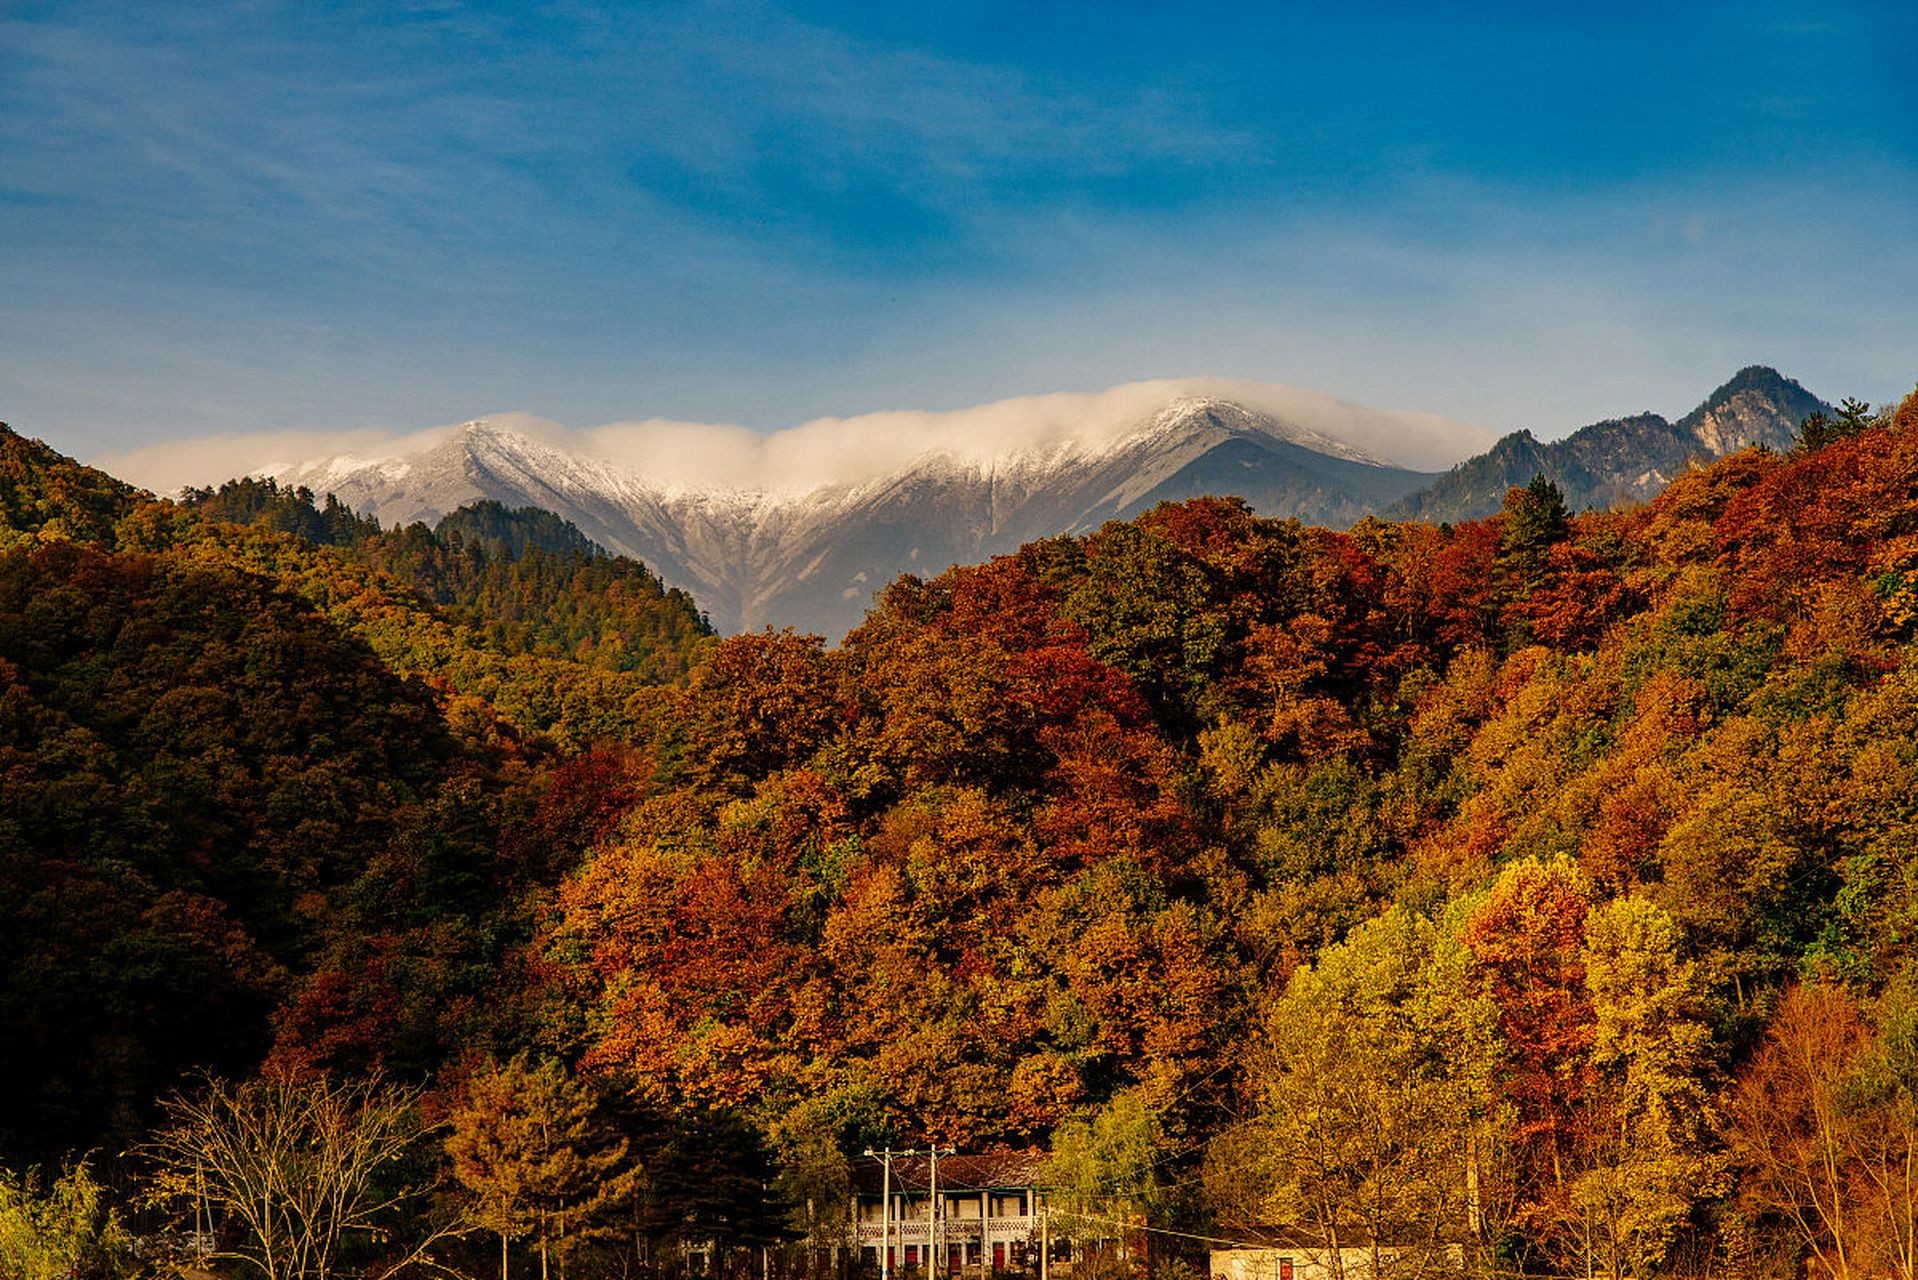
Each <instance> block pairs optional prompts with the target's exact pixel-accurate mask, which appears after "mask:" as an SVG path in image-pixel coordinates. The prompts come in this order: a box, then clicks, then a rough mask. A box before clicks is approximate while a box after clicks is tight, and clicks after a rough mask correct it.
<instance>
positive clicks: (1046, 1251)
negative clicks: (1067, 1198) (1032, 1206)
mask: <svg viewBox="0 0 1918 1280" xmlns="http://www.w3.org/2000/svg"><path fill="white" fill-rule="evenodd" d="M1032 1194H1033V1195H1034V1196H1035V1197H1036V1196H1037V1195H1038V1194H1039V1192H1038V1191H1037V1189H1035V1190H1034V1191H1033V1193H1032ZM1039 1280H1052V1210H1051V1208H1050V1207H1049V1206H1047V1205H1046V1204H1045V1203H1043V1202H1041V1203H1040V1205H1039Z"/></svg>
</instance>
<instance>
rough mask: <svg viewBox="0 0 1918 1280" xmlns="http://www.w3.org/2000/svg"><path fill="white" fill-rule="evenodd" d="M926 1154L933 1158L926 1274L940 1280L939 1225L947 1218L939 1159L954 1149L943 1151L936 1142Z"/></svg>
mask: <svg viewBox="0 0 1918 1280" xmlns="http://www.w3.org/2000/svg"><path fill="white" fill-rule="evenodd" d="M926 1154H927V1155H929V1156H931V1157H932V1174H931V1182H932V1188H931V1191H930V1193H929V1194H930V1195H931V1197H932V1206H931V1216H930V1217H929V1218H928V1219H927V1221H926V1241H927V1244H928V1246H929V1248H930V1251H931V1253H932V1257H931V1258H930V1259H929V1260H928V1264H927V1267H926V1274H927V1275H928V1276H930V1277H931V1280H939V1266H940V1263H941V1261H942V1259H941V1257H940V1254H941V1248H940V1245H941V1243H942V1242H941V1240H940V1239H939V1224H940V1223H941V1222H942V1221H944V1219H945V1216H946V1215H945V1214H944V1213H942V1212H940V1207H939V1157H940V1156H949V1155H952V1154H954V1148H952V1147H946V1148H945V1149H943V1150H941V1149H940V1146H939V1144H938V1143H937V1142H935V1143H933V1144H932V1145H931V1146H929V1147H927V1148H926Z"/></svg>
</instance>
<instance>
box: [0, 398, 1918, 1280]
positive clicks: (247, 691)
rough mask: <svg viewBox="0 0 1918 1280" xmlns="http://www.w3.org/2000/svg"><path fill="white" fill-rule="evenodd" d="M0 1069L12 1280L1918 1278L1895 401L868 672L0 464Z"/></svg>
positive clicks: (592, 583) (984, 579)
mask: <svg viewBox="0 0 1918 1280" xmlns="http://www.w3.org/2000/svg"><path fill="white" fill-rule="evenodd" d="M0 1031H3V1032H4V1034H3V1035H0V1273H3V1274H5V1275H6V1276H7V1277H9V1280H11V1278H12V1277H14V1276H19V1277H22V1278H23V1280H55V1278H56V1277H58V1278H61V1280H80V1278H82V1277H85V1278H88V1280H92V1278H94V1277H108V1276H133V1275H142V1276H145V1275H153V1276H158V1275H175V1274H179V1275H187V1274H195V1275H201V1276H204V1275H206V1274H207V1273H209V1272H210V1273H212V1274H213V1275H217V1276H222V1277H224V1276H232V1277H238V1276H241V1275H248V1274H253V1273H256V1272H257V1273H259V1274H262V1275H265V1276H266V1277H268V1280H308V1278H309V1277H312V1278H318V1277H325V1276H331V1275H337V1276H341V1277H367V1278H369V1280H371V1278H375V1277H379V1278H384V1277H412V1276H421V1277H424V1276H429V1275H459V1276H473V1277H490V1276H500V1277H502V1278H503V1280H515V1278H519V1280H530V1278H531V1277H532V1276H534V1275H538V1276H540V1277H541V1280H563V1278H564V1277H568V1276H570V1277H573V1280H596V1278H599V1277H608V1278H611V1277H620V1278H622V1280H625V1278H629V1277H639V1276H647V1277H680V1276H685V1275H689V1274H704V1275H710V1276H715V1277H738V1278H739V1280H746V1278H747V1277H750V1276H761V1277H772V1276H779V1277H796V1276H801V1275H805V1276H817V1277H824V1276H834V1277H848V1276H851V1275H855V1274H873V1275H876V1274H877V1273H876V1272H875V1271H873V1270H872V1268H871V1267H870V1264H869V1263H868V1262H866V1261H865V1260H863V1259H861V1258H860V1257H858V1256H856V1255H854V1254H853V1253H852V1251H851V1250H848V1249H844V1248H842V1247H840V1246H842V1245H844V1244H845V1243H846V1240H845V1233H846V1230H847V1227H848V1225H849V1221H850V1215H851V1212H852V1210H851V1207H850V1202H851V1196H852V1188H853V1185H854V1179H855V1177H856V1176H857V1175H858V1174H859V1173H860V1171H861V1170H862V1169H863V1167H864V1166H865V1165H867V1164H869V1163H870V1162H868V1161H867V1160H866V1159H865V1157H864V1155H863V1153H864V1152H865V1151H866V1150H867V1149H868V1148H880V1147H884V1146H887V1145H891V1146H895V1147H897V1146H914V1145H916V1146H920V1147H924V1146H926V1145H928V1144H932V1143H939V1144H944V1145H945V1146H947V1147H951V1148H953V1149H956V1150H958V1151H962V1152H990V1151H999V1150H1020V1151H1024V1150H1036V1151H1043V1152H1045V1153H1046V1154H1047V1160H1046V1165H1045V1168H1046V1185H1047V1187H1048V1195H1049V1198H1050V1202H1051V1204H1052V1206H1053V1209H1054V1211H1055V1213H1056V1215H1057V1222H1056V1227H1055V1229H1056V1230H1057V1231H1058V1232H1059V1233H1060V1234H1061V1235H1062V1236H1064V1237H1073V1236H1078V1237H1082V1238H1085V1239H1107V1240H1116V1241H1117V1242H1118V1245H1119V1247H1118V1248H1117V1249H1115V1250H1112V1251H1108V1252H1106V1253H1102V1254H1097V1255H1092V1257H1093V1260H1092V1261H1088V1262H1083V1263H1082V1264H1081V1270H1080V1272H1079V1274H1080V1275H1093V1274H1097V1275H1101V1276H1118V1275H1121V1274H1124V1275H1135V1276H1141V1277H1146V1276H1149V1277H1151V1278H1152V1280H1187V1278H1192V1280H1197V1278H1198V1277H1203V1276H1204V1275H1206V1274H1207V1273H1208V1262H1207V1252H1206V1251H1207V1248H1208V1247H1209V1246H1218V1247H1223V1246H1229V1245H1257V1244H1261V1243H1266V1242H1275V1241H1283V1242H1286V1243H1287V1244H1288V1246H1289V1247H1296V1248H1297V1249H1298V1250H1300V1251H1301V1255H1300V1256H1301V1257H1304V1256H1310V1255H1313V1254H1314V1252H1315V1251H1316V1252H1317V1254H1319V1255H1324V1256H1329V1257H1331V1258H1332V1259H1333V1261H1334V1263H1335V1264H1337V1265H1342V1264H1338V1259H1339V1258H1340V1256H1341V1255H1340V1252H1339V1251H1340V1250H1342V1249H1347V1248H1349V1247H1351V1246H1357V1247H1359V1248H1360V1249H1361V1250H1364V1249H1368V1248H1369V1249H1371V1250H1372V1251H1373V1258H1374V1265H1375V1267H1376V1269H1377V1270H1378V1271H1380V1272H1383V1273H1386V1274H1391V1275H1402V1276H1405V1277H1408V1278H1412V1277H1417V1278H1421V1280H1422V1278H1423V1277H1437V1276H1441V1275H1448V1276H1449V1275H1459V1276H1473V1277H1490V1276H1495V1275H1496V1276H1512V1275H1521V1274H1522V1275H1532V1276H1596V1275H1603V1276H1608V1277H1614V1278H1617V1277H1624V1276H1634V1277H1653V1276H1667V1275H1670V1276H1714V1277H1718V1276H1724V1277H1754V1278H1756V1277H1796V1276H1801V1275H1807V1274H1809V1275H1814V1276H1821V1277H1823V1276H1829V1277H1832V1278H1833V1280H1852V1278H1853V1277H1861V1278H1862V1277H1888V1276H1895V1277H1901V1278H1902V1280H1918V392H1914V394H1913V395H1912V396H1911V397H1908V398H1906V399H1905V400H1904V401H1903V402H1902V403H1901V404H1898V405H1896V406H1890V407H1887V408H1885V409H1883V410H1881V411H1879V412H1877V413H1875V414H1874V413H1869V412H1852V413H1850V414H1849V416H1846V417H1843V418H1842V419H1840V420H1835V421H1825V420H1819V421H1816V422H1812V423H1808V424H1807V426H1806V427H1805V428H1804V429H1803V430H1802V431H1801V436H1800V441H1799V444H1798V446H1797V447H1795V448H1793V449H1791V450H1790V451H1788V452H1771V451H1767V450H1764V449H1752V450H1748V451H1746V452H1743V453H1738V454H1735V455H1733V456H1731V457H1728V458H1725V459H1723V460H1721V461H1719V462H1716V463H1713V464H1710V465H1703V466H1695V467H1693V468H1691V469H1690V470H1688V471H1687V472H1686V473H1685V474H1684V475H1682V476H1681V477H1680V478H1679V479H1677V480H1676V481H1675V482H1673V483H1672V484H1671V485H1670V487H1669V488H1668V489H1666V490H1665V491H1664V492H1663V493H1662V494H1661V495H1660V496H1658V497H1657V498H1656V499H1654V500H1653V501H1651V502H1649V503H1647V504H1645V505H1642V506H1634V507H1630V508H1627V509H1620V510H1615V511H1610V512H1603V513H1583V514H1581V513H1575V512H1572V511H1569V510H1568V509H1567V505H1566V503H1565V501H1564V499H1563V497H1562V495H1561V494H1560V492H1559V491H1558V490H1557V489H1556V488H1555V487H1554V486H1553V485H1551V484H1549V483H1547V482H1545V481H1544V480H1542V479H1541V480H1538V481H1535V482H1534V483H1533V484H1531V485H1530V486H1528V487H1520V488H1514V489H1512V490H1511V491H1510V493H1509V494H1508V495H1507V496H1506V499H1505V504H1504V509H1503V511H1502V512H1501V513H1500V514H1498V515H1495V516H1493V517H1491V518H1488V519H1484V520H1478V521H1471V522H1465V523H1459V524H1456V525H1438V524H1430V523H1411V522H1408V523H1388V522H1384V521H1380V520H1377V519H1368V520H1365V521H1362V522H1361V523H1359V524H1358V525H1356V526H1354V527H1352V528H1351V529H1349V530H1345V531H1333V530H1328V529H1323V528H1315V527H1309V526H1305V525H1301V524H1299V523H1297V522H1294V521H1283V520H1272V519H1266V518H1262V517H1260V516H1258V515H1256V514H1255V513H1254V512H1253V511H1251V510H1250V509H1249V508H1248V507H1247V506H1245V505H1244V504H1243V503H1241V502H1239V501H1237V500H1231V499H1216V498H1202V499H1196V500H1193V501H1190V502H1186V503H1183V504H1178V505H1173V504H1167V505H1163V506H1160V507H1158V508H1157V509H1155V510H1153V511H1151V512H1149V513H1148V514H1145V515H1143V516H1140V517H1139V518H1137V519H1135V520H1131V521H1129V522H1123V523H1120V522H1115V523H1112V524H1108V525H1106V526H1104V527H1103V528H1101V529H1099V530H1098V531H1097V532H1094V533H1091V534H1089V535H1086V536H1083V537H1062V538H1056V539H1052V540H1047V541H1040V542H1035V543H1032V544H1030V545H1028V546H1026V547H1024V548H1023V549H1022V550H1020V551H1019V552H1018V553H1017V554H1014V555H1009V556H1003V557H999V558H996V559H994V560H992V561H991V562H989V563H986V564H982V565H977V566H973V567H962V568H954V569H951V570H950V571H948V572H946V573H944V574H941V575H940V576H937V577H934V578H930V579H924V580H922V579H919V578H914V577H906V578H902V579H900V580H898V581H895V582H893V583H892V584H890V585H889V586H887V587H885V588H884V589H883V591H881V592H880V593H879V594H878V596H877V597H876V599H875V602H874V604H873V606H872V608H871V610H870V612H869V613H868V614H867V616H866V620H865V622H864V624H863V625H862V626H860V627H859V628H858V629H857V630H855V631H854V632H853V633H852V634H851V635H850V636H849V637H848V638H847V639H846V641H845V642H844V643H843V644H841V645H839V646H837V647H829V646H827V645H826V644H825V643H824V642H823V641H821V640H820V639H818V638H817V637H811V636H806V635H801V634H795V633H792V632H787V631H772V630H769V631H765V632H761V633H756V634H745V635H737V636H730V637H724V638H722V637H719V636H717V635H716V634H714V632H713V629H712V628H711V627H710V626H709V625H708V624H707V622H706V620H705V619H704V618H703V617H702V615H701V613H700V611H699V605H698V602H697V601H696V600H694V599H692V598H691V597H689V596H688V595H686V594H685V593H684V592H681V591H678V590H670V589H667V588H666V587H664V586H663V585H662V584H661V582H660V581H659V579H658V578H657V577H656V576H655V575H654V574H653V573H652V572H651V571H649V570H648V569H647V568H646V567H645V566H643V565H640V564H638V563H635V562H633V561H631V560H628V559H624V558H621V557H617V556H610V555H607V554H605V553H604V552H603V551H602V550H601V549H600V548H598V547H596V546H594V545H593V544H592V543H591V542H589V541H587V540H586V539H585V538H584V537H583V536H581V535H580V534H579V532H578V531H577V530H576V529H574V528H573V527H572V526H570V525H567V524H565V523H564V522H562V521H560V520H558V519H557V518H556V517H552V516H550V515H545V514H543V513H540V512H537V511H533V510H530V509H528V510H522V511H512V510H507V509H505V508H502V507H500V506H498V505H496V504H479V505H476V506H473V507H468V508H464V509H462V510H460V511H458V512H455V513H454V514H452V515H450V516H448V517H447V518H446V519H444V520H442V521H441V522H440V523H439V524H438V525H437V526H435V527H428V526H426V525H423V524H415V525H412V526H410V527H406V528H382V527H381V525H380V524H379V523H378V522H377V521H374V520H370V519H365V518H362V517H361V516H359V515H356V514H355V513H354V512H353V511H351V510H349V509H347V508H345V507H343V506H341V505H340V504H339V503H338V502H336V501H334V500H333V499H331V498H330V497H327V496H325V495H315V494H313V493H311V492H308V491H306V490H304V489H285V488H282V487H280V486H278V485H276V484H274V483H272V482H270V481H253V480H249V481H234V482H231V483H228V484H226V485H222V486H220V487H219V488H217V489H205V490H191V491H188V492H186V493H185V494H184V495H182V496H181V497H180V498H179V499H177V500H164V499H157V498H155V497H153V496H152V495H150V494H147V493H144V492H141V491H138V490H136V489H133V488H131V487H129V486H127V485H124V484H121V483H120V482H118V481H116V480H114V479H112V478H111V477H109V476H107V475H105V474H103V473H101V472H98V471H94V470H90V469H88V468H86V467H83V466H81V465H79V464H77V463H75V462H73V461H72V460H70V459H67V458H65V457H62V456H60V455H59V454H57V453H55V452H53V451H52V450H50V449H48V448H47V447H46V446H44V445H42V444H40V443H38V442H36V441H34V440H32V439H29V438H27V437H25V436H22V435H19V434H15V433H13V432H11V431H8V430H5V429H4V428H0ZM289 1170H290V1171H291V1172H289ZM209 1255H210V1256H209ZM862 1268H863V1269H864V1270H863V1271H862Z"/></svg>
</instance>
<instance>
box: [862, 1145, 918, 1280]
mask: <svg viewBox="0 0 1918 1280" xmlns="http://www.w3.org/2000/svg"><path fill="white" fill-rule="evenodd" d="M866 1154H867V1155H869V1156H871V1157H872V1158H873V1159H875V1160H884V1161H885V1173H884V1174H882V1175H881V1177H880V1182H879V1280H892V1158H893V1156H894V1155H902V1156H909V1155H911V1154H912V1148H911V1147H907V1148H906V1149H905V1150H904V1151H899V1152H895V1151H894V1150H893V1149H892V1147H891V1146H890V1145H888V1146H887V1147H885V1149H883V1150H880V1151H874V1150H873V1149H872V1148H871V1147H867V1148H866Z"/></svg>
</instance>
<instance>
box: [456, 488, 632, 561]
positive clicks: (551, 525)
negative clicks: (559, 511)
mask: <svg viewBox="0 0 1918 1280" xmlns="http://www.w3.org/2000/svg"><path fill="white" fill-rule="evenodd" d="M433 532H434V533H435V534H437V535H439V537H440V539H441V540H442V541H444V542H449V543H450V542H452V541H453V540H454V537H455V535H457V536H458V537H459V539H461V540H462V541H464V542H467V543H469V544H472V543H477V544H478V545H479V547H480V549H481V550H483V551H484V552H485V553H486V555H487V556H488V557H489V558H490V559H494V560H517V559H518V558H519V557H520V556H522V555H524V554H525V553H526V551H527V550H528V549H530V548H538V549H539V550H541V551H544V552H545V553H546V554H548V555H550V556H558V557H561V558H564V557H567V556H572V555H582V556H604V555H605V554H606V551H605V549H604V548H602V547H601V546H600V545H599V544H598V543H596V542H594V541H593V540H592V539H591V538H589V537H587V536H586V535H585V534H583V533H581V532H580V531H579V530H578V529H576V528H574V527H573V525H572V523H571V522H570V521H567V520H564V519H562V518H561V517H559V516H556V515H554V514H553V513H552V512H550V511H541V510H540V509H539V508H538V507H521V508H519V509H518V510H517V511H513V510H508V509H507V508H506V507H505V506H503V505H502V504H500V503H497V502H494V501H492V500H491V499H488V500H486V501H482V502H471V503H468V504H467V505H466V506H463V507H461V508H460V509H459V510H457V511H453V512H449V513H448V514H446V515H444V516H442V517H440V522H439V523H438V524H436V525H434V526H433Z"/></svg>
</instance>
